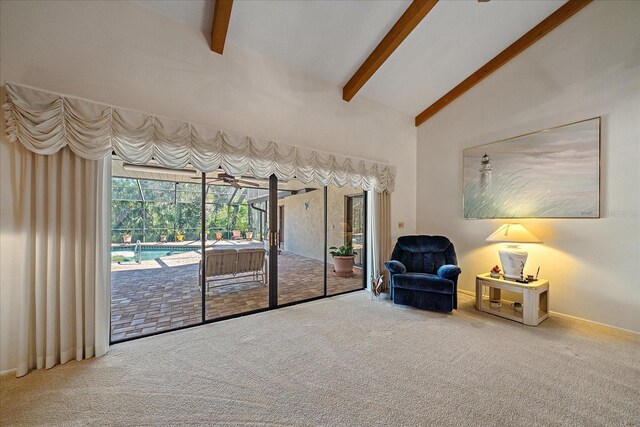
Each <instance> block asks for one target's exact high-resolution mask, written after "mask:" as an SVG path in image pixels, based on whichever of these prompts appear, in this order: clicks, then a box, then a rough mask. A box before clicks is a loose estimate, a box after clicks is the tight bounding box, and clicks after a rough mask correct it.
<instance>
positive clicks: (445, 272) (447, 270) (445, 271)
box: [438, 264, 462, 280]
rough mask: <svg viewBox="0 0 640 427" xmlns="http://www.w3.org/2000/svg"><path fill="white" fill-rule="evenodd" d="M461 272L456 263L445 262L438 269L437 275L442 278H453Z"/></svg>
mask: <svg viewBox="0 0 640 427" xmlns="http://www.w3.org/2000/svg"><path fill="white" fill-rule="evenodd" d="M460 273H462V270H461V269H460V267H458V266H457V265H451V264H445V265H443V266H441V267H440V268H439V269H438V277H442V278H443V279H449V280H453V279H455V278H456V277H458V275H459V274H460Z"/></svg>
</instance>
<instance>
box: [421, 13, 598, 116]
mask: <svg viewBox="0 0 640 427" xmlns="http://www.w3.org/2000/svg"><path fill="white" fill-rule="evenodd" d="M591 1H592V0H569V1H568V2H566V3H565V4H564V5H562V6H561V7H560V8H558V9H557V10H556V11H555V12H553V13H552V14H551V15H549V16H548V17H546V18H545V19H544V20H543V21H542V22H540V23H539V24H538V25H536V26H535V27H533V28H532V29H531V30H530V31H529V32H527V33H526V34H525V35H524V36H522V37H520V38H519V39H518V40H516V41H515V42H514V43H513V44H511V45H510V46H509V47H507V48H506V49H505V50H503V51H502V52H500V53H499V54H498V55H497V56H496V57H495V58H493V59H492V60H491V61H489V62H487V63H486V64H485V65H483V66H482V67H481V68H480V69H479V70H477V71H476V72H475V73H473V74H471V75H470V76H469V77H467V78H466V79H464V81H462V83H460V84H459V85H458V86H456V87H454V88H453V89H451V90H450V91H449V92H447V94H445V95H444V96H443V97H442V98H440V99H438V100H437V101H436V102H434V103H433V104H431V105H430V106H429V107H428V108H427V109H426V110H424V111H423V112H422V113H420V114H418V115H417V116H416V118H415V124H416V126H420V125H421V124H422V123H424V122H425V121H427V120H429V119H430V118H431V117H433V116H434V115H435V114H436V113H438V112H439V111H440V110H442V109H443V108H444V107H446V106H447V105H449V104H450V103H452V102H453V101H454V100H455V99H457V98H459V97H460V96H462V95H463V94H464V93H465V92H467V91H468V90H469V89H471V88H472V87H474V86H475V85H477V84H478V83H480V82H481V81H482V80H484V79H485V78H486V77H488V76H489V75H490V74H491V73H493V72H494V71H496V70H497V69H499V68H500V67H502V66H503V65H504V64H506V63H507V62H509V61H510V60H511V59H513V58H515V57H516V56H517V55H519V54H520V53H522V52H523V51H524V50H525V49H527V48H528V47H529V46H531V45H532V44H534V43H535V42H537V41H538V40H540V39H541V38H542V37H544V36H545V35H547V34H548V33H550V32H551V31H552V30H553V29H554V28H556V27H557V26H559V25H560V24H562V23H563V22H564V21H566V20H567V19H569V18H571V17H572V16H573V15H575V14H576V13H578V12H579V11H580V10H581V9H582V8H583V7H585V6H586V5H588V4H589V3H591Z"/></svg>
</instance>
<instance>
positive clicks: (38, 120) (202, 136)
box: [3, 83, 395, 192]
mask: <svg viewBox="0 0 640 427" xmlns="http://www.w3.org/2000/svg"><path fill="white" fill-rule="evenodd" d="M6 92H7V97H6V98H7V99H6V101H7V102H6V103H5V104H4V105H3V108H4V110H5V120H6V131H7V135H8V138H9V141H11V142H16V141H18V142H20V143H21V144H22V145H24V146H25V147H26V148H27V149H29V150H30V151H33V152H34V153H37V154H48V155H50V154H54V153H57V152H58V151H59V150H60V149H61V148H63V147H67V146H68V147H69V148H70V149H71V150H72V151H73V152H74V153H75V154H77V155H78V156H80V157H82V158H85V159H89V160H98V159H102V158H104V157H106V156H108V155H110V154H111V153H112V151H115V152H116V154H118V156H120V157H121V158H122V159H124V160H125V161H126V162H128V163H133V164H146V163H148V162H149V161H150V160H151V159H152V158H153V159H155V160H156V161H157V162H158V163H159V164H161V165H162V166H164V167H167V168H173V169H181V168H184V167H186V166H187V165H189V164H191V165H192V166H193V167H195V168H196V169H198V170H200V171H202V172H213V171H215V170H216V169H218V168H222V169H224V171H225V172H227V173H228V174H231V175H234V176H241V175H252V176H254V177H256V178H268V177H269V176H271V175H272V174H275V175H276V176H277V177H278V179H281V180H291V179H294V178H295V179H297V180H299V181H302V182H303V183H311V182H315V183H317V184H319V185H322V186H325V185H329V184H331V185H335V186H337V187H344V186H345V185H350V186H352V187H357V188H358V187H359V188H362V189H364V190H367V191H369V190H373V191H376V192H383V191H387V192H392V191H393V189H394V183H395V167H393V166H390V165H387V164H383V163H376V162H373V161H368V160H362V159H356V158H352V157H346V156H340V155H337V154H331V153H325V152H321V151H317V150H313V149H308V148H303V147H298V146H294V145H288V144H283V143H278V142H274V141H265V140H260V139H256V138H252V137H249V136H244V135H240V134H237V133H234V132H230V131H223V130H219V129H213V128H209V127H206V126H202V125H196V124H192V123H189V122H185V121H180V120H174V119H168V118H161V117H157V116H153V115H150V114H146V113H141V112H138V111H132V110H127V109H124V108H118V107H113V106H109V105H105V104H100V103H96V102H92V101H87V100H82V99H77V98H72V97H68V96H63V95H59V94H54V93H51V92H46V91H42V90H38V89H33V88H29V87H25V86H21V85H18V84H14V83H6Z"/></svg>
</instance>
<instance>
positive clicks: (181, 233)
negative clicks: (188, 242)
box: [176, 230, 184, 242]
mask: <svg viewBox="0 0 640 427" xmlns="http://www.w3.org/2000/svg"><path fill="white" fill-rule="evenodd" d="M183 240H184V231H182V230H178V231H176V241H177V242H182V241H183Z"/></svg>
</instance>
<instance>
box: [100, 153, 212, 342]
mask: <svg viewBox="0 0 640 427" xmlns="http://www.w3.org/2000/svg"><path fill="white" fill-rule="evenodd" d="M118 175H119V176H118ZM151 178H153V179H151ZM111 209H112V215H111V218H112V231H111V237H112V238H111V340H112V341H120V340H125V339H131V338H136V337H140V336H145V335H151V334H155V333H159V332H163V331H168V330H172V329H177V328H181V327H185V326H189V325H194V324H198V323H200V322H201V321H202V314H201V312H202V310H201V307H202V305H201V304H202V298H201V293H200V290H199V287H198V264H199V262H200V259H201V253H200V247H201V241H200V231H199V224H200V217H201V185H200V183H199V182H197V181H192V180H190V179H189V178H188V177H184V176H177V175H170V174H168V173H167V174H164V175H161V174H156V175H154V176H152V175H150V174H148V175H143V174H142V173H138V172H136V171H135V170H127V169H126V168H123V165H122V163H121V162H117V161H116V160H114V177H113V179H112V206H111Z"/></svg>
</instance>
